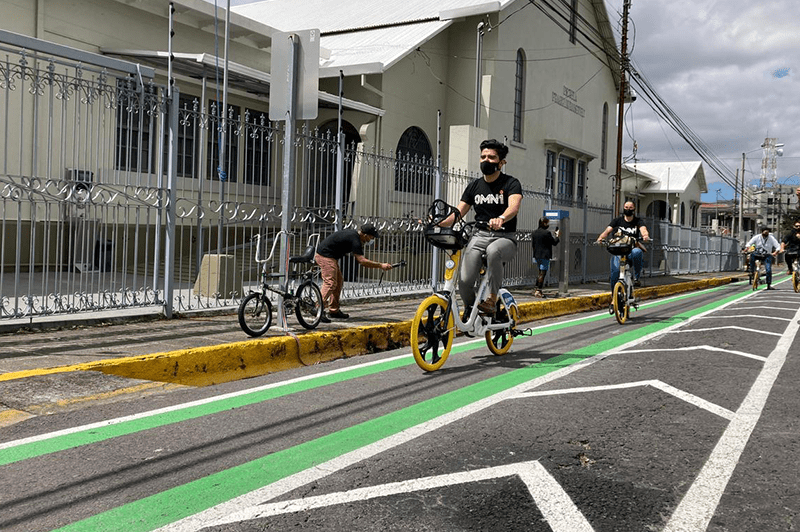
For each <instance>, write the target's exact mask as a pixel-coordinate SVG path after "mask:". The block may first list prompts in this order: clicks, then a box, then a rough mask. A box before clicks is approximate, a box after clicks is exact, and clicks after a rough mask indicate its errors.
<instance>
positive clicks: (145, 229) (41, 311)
mask: <svg viewBox="0 0 800 532" xmlns="http://www.w3.org/2000/svg"><path fill="white" fill-rule="evenodd" d="M25 45H26V46H21V45H19V43H15V42H7V43H0V50H2V51H3V52H4V54H5V55H4V57H3V60H2V62H0V108H1V109H4V113H3V118H2V119H0V155H2V163H0V205H1V206H2V210H3V219H2V225H0V289H2V292H0V320H4V321H7V322H8V321H11V320H21V321H25V320H27V321H31V320H35V319H40V318H43V317H45V316H51V315H64V314H70V313H79V312H92V311H115V310H118V309H130V308H132V309H148V310H153V309H159V308H164V309H165V310H166V313H167V314H168V315H171V314H172V312H173V311H174V312H179V313H180V312H187V311H191V310H201V309H210V308H219V307H230V306H234V305H237V304H238V302H239V301H240V300H241V298H242V297H243V296H244V295H246V294H247V292H248V291H249V290H250V289H252V288H253V287H255V286H256V285H257V283H258V280H259V271H260V265H259V264H258V263H257V262H256V260H255V256H254V254H255V249H256V247H255V239H254V237H255V236H256V235H260V236H261V238H263V239H264V240H263V241H264V242H266V246H269V245H271V242H272V241H273V240H274V239H275V238H277V235H278V232H279V231H280V229H281V225H282V221H283V218H284V216H285V217H287V218H288V219H289V227H290V230H291V233H292V235H293V237H292V238H291V239H290V241H289V253H290V254H299V253H300V252H301V251H302V250H303V248H304V247H305V246H306V244H307V243H308V239H309V237H310V236H311V235H313V234H319V235H320V236H321V237H322V238H324V237H325V236H327V235H329V234H330V233H331V232H333V231H334V230H335V229H336V228H337V227H358V226H359V225H361V224H362V223H364V222H367V221H370V222H373V223H375V225H377V226H378V227H379V228H380V229H381V231H382V232H383V233H384V234H385V236H384V238H381V239H379V240H377V241H376V243H375V245H374V246H370V247H368V248H367V249H366V250H365V254H366V255H367V256H368V257H369V258H370V259H373V260H378V261H383V262H392V263H394V262H398V261H399V260H401V259H405V260H407V261H408V267H406V268H404V269H398V270H392V271H390V272H385V273H382V272H380V271H379V270H369V269H363V268H359V267H358V266H357V264H356V263H355V262H354V261H352V260H349V259H345V260H343V264H342V267H343V272H344V275H345V280H346V283H345V290H344V293H343V297H345V298H355V297H366V296H375V295H388V294H400V293H406V294H410V293H415V292H421V291H427V290H429V289H430V286H431V284H432V279H434V278H440V272H436V273H433V272H432V267H431V264H432V263H433V260H432V259H433V249H432V248H431V247H430V246H429V245H428V244H427V243H426V242H425V241H424V238H423V236H422V228H421V227H420V226H419V224H418V223H417V219H418V218H421V217H423V216H424V214H425V212H426V209H427V206H428V205H429V204H430V203H431V201H432V200H433V198H434V194H435V191H436V190H437V189H439V190H440V191H441V197H443V198H446V199H447V200H448V201H449V202H451V203H453V204H455V203H457V201H458V199H459V197H460V194H461V192H462V191H463V189H464V187H465V186H466V184H467V183H468V182H469V180H470V179H472V178H474V176H470V175H468V174H467V173H466V172H462V171H458V170H442V169H440V168H439V167H438V166H437V164H436V158H433V159H425V158H414V157H409V156H406V155H403V154H400V155H398V154H396V153H392V152H388V153H384V152H380V151H377V150H374V149H369V148H367V147H365V146H364V145H361V144H354V143H351V144H349V145H347V146H343V144H344V142H341V143H340V141H339V139H338V136H337V135H336V134H335V130H334V131H333V132H332V131H331V130H330V129H323V130H307V129H305V128H300V130H299V131H298V133H297V135H296V141H295V145H294V146H293V148H292V150H291V153H292V155H293V157H294V158H295V163H296V164H295V168H296V175H295V176H293V177H294V187H293V189H292V191H291V194H290V196H291V202H290V203H291V205H293V207H291V210H290V212H287V213H284V212H282V208H281V205H282V203H281V194H282V189H283V181H282V178H283V172H282V169H283V166H284V161H283V157H284V155H283V153H284V149H283V143H284V138H285V137H286V135H285V131H284V129H283V126H282V125H278V124H276V123H273V122H270V121H269V120H268V118H267V114H266V109H265V108H252V109H251V108H248V107H247V106H246V105H238V106H237V105H229V107H228V109H227V110H225V112H224V113H223V112H222V109H221V108H220V106H219V105H218V104H217V103H216V101H215V98H210V97H209V96H208V95H206V94H205V91H203V92H202V93H201V94H200V95H199V96H198V95H187V94H180V95H179V92H178V90H177V87H175V88H174V89H173V90H172V91H170V90H168V89H167V88H166V87H163V86H160V85H158V84H156V83H154V82H153V81H152V80H150V79H147V78H146V77H143V76H142V69H141V67H138V66H136V65H132V66H131V67H130V68H120V69H115V68H114V67H115V66H116V65H118V64H119V65H122V62H119V63H114V64H111V65H109V64H105V63H104V64H93V63H92V60H91V59H92V58H91V57H87V54H86V53H83V52H80V51H74V52H73V51H70V50H68V49H66V48H63V47H62V48H60V49H59V50H58V52H59V53H60V54H61V55H60V56H55V55H54V54H53V53H52V52H53V50H52V49H51V48H48V49H47V50H46V51H47V52H48V55H47V56H45V55H44V54H43V53H42V52H43V51H44V48H43V49H42V50H37V49H36V44H35V43H33V42H26V43H25ZM37 52H38V53H37ZM340 147H341V149H340ZM337 176H339V179H341V186H340V190H341V192H340V193H341V201H340V202H339V205H340V206H341V208H340V209H338V210H337ZM555 205H557V206H558V208H566V209H567V210H569V211H570V213H571V214H570V216H571V221H572V235H573V238H572V239H571V241H570V246H571V253H570V257H571V259H570V260H571V264H570V278H571V282H581V281H590V280H595V279H601V278H603V276H604V275H606V274H607V269H606V268H605V266H604V264H605V263H606V260H605V257H602V260H599V259H600V258H601V255H600V254H601V253H604V252H603V250H602V249H600V248H596V247H592V246H590V245H589V243H590V242H591V241H592V240H594V238H596V235H597V234H598V233H599V232H600V231H602V229H603V228H604V227H605V226H606V224H607V222H608V220H610V218H611V210H610V208H608V207H603V206H595V205H586V204H574V203H564V202H557V201H555V200H554V198H552V197H551V196H550V195H548V194H546V193H543V192H541V191H536V190H525V191H524V200H523V205H522V210H521V213H520V217H519V222H518V228H519V234H518V236H519V248H518V253H517V257H516V259H515V260H514V261H513V263H511V264H508V265H507V269H506V277H507V284H508V285H510V286H524V285H530V284H532V283H533V281H534V279H535V276H536V272H535V271H534V267H533V265H532V262H531V257H532V249H531V246H530V235H531V233H532V231H533V230H534V229H535V228H536V226H537V220H538V218H539V217H540V216H541V215H542V213H543V211H544V209H547V208H551V207H553V206H555ZM652 226H653V228H654V230H653V234H654V237H655V238H656V243H655V246H654V252H653V253H652V254H649V256H648V265H647V268H648V273H649V274H651V275H657V274H663V273H666V272H694V271H703V270H721V269H729V268H730V269H734V268H735V267H737V266H738V263H736V261H735V260H734V259H735V257H736V256H737V253H738V249H736V248H737V247H738V246H737V245H736V244H735V241H734V240H732V239H726V238H708V237H705V236H703V235H700V234H699V232H697V231H693V230H688V229H685V228H679V227H675V226H670V227H667V226H663V225H662V224H653V225H652ZM279 264H280V258H279V257H277V256H276V257H275V258H274V262H273V263H271V264H269V265H268V266H269V267H272V268H274V269H275V270H276V271H277V270H278V269H279ZM552 271H554V272H555V271H556V268H553V270H552ZM556 280H557V278H556V277H554V278H553V282H555V281H556Z"/></svg>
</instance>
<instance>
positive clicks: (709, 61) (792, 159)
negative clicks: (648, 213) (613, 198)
mask: <svg viewBox="0 0 800 532" xmlns="http://www.w3.org/2000/svg"><path fill="white" fill-rule="evenodd" d="M622 3H623V0H606V5H607V8H608V11H609V15H610V16H611V19H612V21H613V22H614V23H616V21H618V20H619V18H621V17H620V16H619V13H621V12H622ZM615 14H616V15H615ZM630 19H631V23H630V24H629V26H628V32H629V33H628V35H629V39H630V41H629V50H632V52H631V57H632V60H633V62H634V65H635V67H636V68H637V69H638V70H639V71H640V72H643V73H644V74H645V76H646V77H647V79H649V81H650V83H651V85H653V86H654V87H655V89H656V91H657V92H658V93H659V94H660V95H661V97H662V98H663V99H664V100H665V101H666V102H667V104H669V106H670V107H671V108H672V109H673V110H674V111H675V113H676V114H677V115H678V116H679V117H680V118H681V119H682V120H683V121H684V122H685V123H686V124H687V125H688V126H689V127H690V128H691V129H692V130H693V131H694V132H695V134H696V135H697V136H699V137H700V138H702V139H703V140H704V141H705V143H706V145H707V146H708V147H709V148H710V150H711V151H712V152H713V153H714V154H715V155H716V156H717V157H718V158H719V159H721V160H723V162H724V163H725V164H726V165H728V167H729V168H731V170H732V171H735V169H736V168H739V167H740V166H741V156H742V153H743V152H749V153H748V155H747V157H748V160H747V164H746V167H747V174H748V178H752V177H758V173H759V171H760V167H761V160H760V159H761V151H760V150H759V146H760V145H761V143H762V142H763V141H764V138H766V137H767V136H770V137H777V138H778V139H779V142H783V143H785V144H786V147H785V155H784V157H783V158H781V159H779V160H778V176H779V178H780V177H782V176H789V175H792V174H795V173H800V103H798V102H797V95H798V94H800V86H798V83H800V81H798V76H797V73H798V72H800V63H799V62H798V61H799V59H798V58H800V32H798V31H797V28H798V27H800V12H798V10H797V9H796V2H795V1H794V0H791V1H790V0H772V1H761V2H752V1H745V0H719V1H711V0H705V1H704V0H699V1H698V0H695V1H688V0H670V1H646V2H632V5H631V7H630ZM617 30H618V31H619V28H617ZM618 39H619V35H618ZM626 117H627V118H626V121H627V124H626V128H625V129H626V131H628V132H631V131H632V133H633V136H634V138H635V140H636V142H637V145H638V154H637V158H638V159H640V160H654V161H658V160H662V161H663V160H674V159H680V160H697V158H698V156H697V155H696V154H695V153H694V152H693V151H692V150H691V148H690V147H689V146H688V144H687V143H686V142H685V141H683V140H682V139H681V138H680V137H678V135H677V134H676V133H674V132H673V131H672V130H671V129H670V128H669V127H668V126H667V125H666V124H664V123H663V122H662V123H661V124H659V119H658V118H657V117H656V115H655V113H654V112H653V111H652V110H650V108H649V107H648V106H647V104H646V103H645V102H644V101H643V100H642V99H639V100H638V101H637V102H636V103H635V104H634V105H633V109H632V110H631V111H630V112H629V113H628V114H627V115H626ZM664 131H666V134H665V133H664ZM626 137H627V134H626ZM632 145H633V140H632V139H631V138H626V139H625V142H624V150H623V151H624V153H625V154H626V155H630V154H631V146H632ZM708 170H710V169H708V168H707V178H708V181H709V183H711V185H709V188H710V189H713V188H714V186H713V183H714V182H715V181H718V179H719V178H718V177H717V176H716V175H715V174H714V173H713V172H710V171H708ZM753 174H755V175H753Z"/></svg>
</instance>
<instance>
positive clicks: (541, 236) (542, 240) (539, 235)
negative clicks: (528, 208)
mask: <svg viewBox="0 0 800 532" xmlns="http://www.w3.org/2000/svg"><path fill="white" fill-rule="evenodd" d="M559 234H560V231H559V230H558V228H556V231H555V234H553V233H551V232H550V219H549V218H547V217H542V218H540V219H539V227H538V228H537V229H536V231H534V232H533V235H532V237H531V243H532V245H533V263H534V264H535V265H536V266H537V267H538V269H539V275H538V277H536V290H534V292H533V295H534V296H535V297H544V293H543V292H542V286H543V285H544V278H545V276H546V275H547V271H548V270H549V269H550V260H552V258H553V246H557V245H558V243H559Z"/></svg>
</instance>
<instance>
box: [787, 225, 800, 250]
mask: <svg viewBox="0 0 800 532" xmlns="http://www.w3.org/2000/svg"><path fill="white" fill-rule="evenodd" d="M783 243H784V244H786V253H787V254H789V255H798V254H800V233H796V232H795V231H794V229H792V231H791V232H790V233H786V236H785V237H783Z"/></svg>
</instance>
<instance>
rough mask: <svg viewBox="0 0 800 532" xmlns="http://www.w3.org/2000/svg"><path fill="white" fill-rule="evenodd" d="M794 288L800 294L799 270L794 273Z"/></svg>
mask: <svg viewBox="0 0 800 532" xmlns="http://www.w3.org/2000/svg"><path fill="white" fill-rule="evenodd" d="M792 286H793V287H794V291H795V292H797V293H800V273H797V270H794V271H792Z"/></svg>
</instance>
